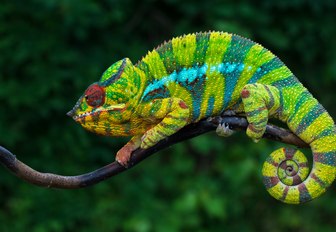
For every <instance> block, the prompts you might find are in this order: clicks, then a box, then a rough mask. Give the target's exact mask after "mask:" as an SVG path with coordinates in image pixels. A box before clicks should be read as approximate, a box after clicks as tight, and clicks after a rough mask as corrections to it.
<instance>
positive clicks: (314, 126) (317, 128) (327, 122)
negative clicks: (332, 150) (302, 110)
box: [300, 112, 336, 147]
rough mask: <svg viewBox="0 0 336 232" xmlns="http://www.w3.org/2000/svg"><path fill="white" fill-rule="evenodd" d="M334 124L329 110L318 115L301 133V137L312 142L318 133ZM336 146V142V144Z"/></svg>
mask: <svg viewBox="0 0 336 232" xmlns="http://www.w3.org/2000/svg"><path fill="white" fill-rule="evenodd" d="M333 125H334V123H333V121H332V119H331V117H330V116H329V114H328V113H327V112H324V113H322V114H321V115H320V116H318V117H317V118H316V119H315V120H314V121H313V122H312V123H311V124H310V125H309V126H308V127H307V128H306V129H305V130H304V131H303V132H302V133H301V134H300V137H301V139H303V140H304V141H307V143H310V142H311V141H312V140H313V139H314V138H315V137H316V136H317V135H319V134H320V133H321V132H322V131H323V130H325V129H326V128H328V127H329V128H331V127H332V126H333ZM335 147H336V144H335Z"/></svg>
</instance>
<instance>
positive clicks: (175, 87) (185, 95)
mask: <svg viewBox="0 0 336 232" xmlns="http://www.w3.org/2000/svg"><path fill="white" fill-rule="evenodd" d="M167 88H168V89H169V92H170V93H171V95H172V96H175V97H177V98H180V99H182V100H183V101H184V102H185V103H186V104H187V106H188V107H189V109H191V107H192V99H193V98H192V96H191V94H190V92H189V91H188V90H186V89H185V88H183V87H181V86H180V85H179V84H177V83H175V82H170V83H169V85H168V86H167ZM191 114H192V110H191V111H190V116H189V119H190V118H192V115H191Z"/></svg>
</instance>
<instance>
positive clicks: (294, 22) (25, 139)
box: [0, 0, 336, 232]
mask: <svg viewBox="0 0 336 232" xmlns="http://www.w3.org/2000/svg"><path fill="white" fill-rule="evenodd" d="M335 10H336V2H335V1H333V0H329V1H328V0H324V1H323V0H321V1H312V0H311V1H304V0H286V1H268V0H262V1H258V3H256V2H255V3H251V2H250V1H240V2H237V1H229V0H228V1H190V0H184V1H177V0H164V1H155V0H144V1H135V0H123V1H121V0H120V1H118V0H104V1H93V0H85V1H76V0H73V1H70V0H69V1H66V0H57V1H56V0H46V1H45V0H27V1H20V0H3V1H2V3H1V4H0V86H1V88H0V102H1V113H0V143H1V145H3V146H5V147H7V148H8V149H10V150H11V151H13V152H14V153H15V154H17V155H18V157H19V159H21V160H23V161H24V162H26V163H28V164H29V165H31V166H32V167H34V168H36V169H38V170H40V171H43V172H54V173H59V174H64V175H76V174H81V173H84V172H88V171H91V170H94V169H96V168H98V167H100V166H103V165H105V164H107V163H109V162H111V161H113V160H114V154H115V153H116V151H117V150H118V149H119V148H120V147H121V146H122V145H123V144H124V143H125V142H126V140H125V139H116V138H103V137H100V136H96V135H93V134H90V133H88V132H86V131H84V130H83V129H82V128H80V126H79V125H76V124H75V122H73V120H71V119H70V118H68V117H66V116H65V113H66V112H67V111H68V110H70V109H71V108H72V106H73V105H74V104H75V101H76V99H77V98H78V96H79V95H80V94H81V93H82V91H84V89H85V88H86V87H87V86H88V85H89V84H91V83H92V82H93V81H96V80H98V78H99V77H100V75H101V73H102V72H103V71H104V70H105V68H107V67H108V66H109V65H110V64H111V63H114V62H115V61H117V60H119V59H121V58H123V57H129V58H130V59H131V60H132V61H133V62H134V63H135V62H136V61H137V60H138V59H140V58H141V56H143V55H145V53H146V51H147V50H150V49H152V48H153V47H155V46H157V45H158V44H159V43H160V42H162V41H164V40H167V39H169V38H171V37H173V36H176V35H181V34H184V33H189V32H195V31H207V30H223V31H229V32H233V33H236V34H240V35H243V36H247V37H250V38H251V39H253V40H255V41H257V42H259V43H261V44H263V45H264V46H265V47H267V48H269V49H271V50H272V51H273V52H274V53H275V54H277V55H278V56H279V57H280V58H281V59H282V60H283V61H284V62H285V63H286V64H287V65H288V66H289V67H290V68H291V69H292V71H293V72H294V73H295V74H296V75H297V76H298V78H299V79H300V80H301V81H302V82H303V83H304V84H305V86H307V88H308V89H310V90H311V91H312V92H313V93H314V95H315V96H316V97H317V98H318V99H319V100H320V101H321V102H322V104H323V105H324V106H325V107H326V108H327V109H328V111H329V112H330V114H331V115H332V116H334V118H335V116H336V108H335V107H334V98H335V92H334V86H336V56H335V52H336V27H335V21H336V15H335ZM279 146H280V144H276V143H271V142H269V141H261V142H260V143H259V144H254V143H253V142H251V141H250V140H249V139H247V138H246V136H245V135H244V133H242V132H241V133H237V134H235V135H233V136H232V137H230V138H227V139H224V138H219V137H217V136H215V135H214V134H209V135H204V136H201V137H199V138H195V139H193V140H190V141H187V142H184V143H182V144H179V145H176V146H173V147H171V148H169V149H166V150H164V151H162V152H160V153H159V154H157V155H155V156H153V157H151V158H149V159H148V160H146V161H145V162H143V163H142V164H140V165H139V166H138V167H135V168H134V169H131V170H129V171H127V172H125V173H123V174H121V175H120V176H116V177H114V178H111V179H109V180H106V181H105V182H104V183H101V184H98V185H96V186H93V187H90V188H86V189H80V190H54V189H44V188H40V187H36V186H33V185H30V184H27V183H25V182H23V181H22V180H19V179H18V178H17V177H15V176H12V175H11V174H9V173H8V172H7V170H6V169H4V168H1V169H0V231H36V232H44V231H48V232H49V231H138V232H144V231H163V232H165V231H167V232H169V231H225V230H227V231H256V230H258V231H259V230H261V231H294V230H298V231H316V230H318V231H333V230H334V228H335V227H336V221H335V220H334V217H335V213H336V201H335V199H336V195H335V191H334V190H332V189H331V190H329V191H328V192H327V193H326V194H325V195H324V196H323V197H321V198H320V199H317V200H315V201H313V202H311V203H308V204H306V205H302V206H290V205H285V204H282V203H279V202H277V201H275V200H274V199H272V198H271V197H270V196H269V195H268V193H267V192H266V190H265V189H264V187H263V185H262V181H261V167H262V162H263V161H264V159H265V158H266V156H267V154H269V153H270V152H271V151H272V150H274V149H275V148H277V147H279Z"/></svg>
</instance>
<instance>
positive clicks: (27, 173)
mask: <svg viewBox="0 0 336 232" xmlns="http://www.w3.org/2000/svg"><path fill="white" fill-rule="evenodd" d="M220 123H221V124H223V123H226V124H228V125H229V127H230V129H232V130H236V131H239V130H246V128H247V125H248V122H247V121H246V119H245V118H243V117H231V116H230V117H228V116H223V117H214V118H210V119H207V120H202V121H200V122H198V123H195V124H190V125H188V126H186V127H184V128H183V129H181V130H180V131H178V132H177V133H175V134H174V135H171V136H170V137H168V138H166V139H164V140H162V141H160V142H159V143H158V144H156V145H155V146H153V147H151V148H149V149H146V150H144V149H137V150H136V151H134V152H133V154H132V157H131V160H130V163H129V166H128V168H125V167H123V166H121V165H120V164H119V163H118V162H116V161H114V162H113V163H111V164H108V165H106V166H104V167H102V168H99V169H97V170H95V171H93V172H90V173H86V174H82V175H78V176H62V175H57V174H52V173H41V172H38V171H36V170H34V169H32V168H31V167H29V166H28V165H26V164H24V163H23V162H21V161H20V160H18V159H16V156H15V155H13V154H12V153H11V152H10V151H8V150H7V149H5V148H4V147H1V146H0V163H2V164H3V165H4V166H5V167H7V168H8V169H9V170H10V171H11V172H12V173H13V174H15V175H16V176H18V177H19V178H21V179H24V180H26V181H27V182H29V183H32V184H35V185H39V186H43V187H48V188H64V189H75V188H83V187H87V186H90V185H94V184H97V183H99V182H101V181H103V180H105V179H107V178H109V177H111V176H115V175H117V174H119V173H121V172H123V171H125V170H127V169H129V168H131V167H133V166H135V165H136V164H138V163H140V162H141V161H142V160H144V159H145V158H147V157H149V156H150V155H152V154H154V153H155V152H157V151H160V150H162V149H164V148H166V147H168V146H171V145H173V144H175V143H178V142H181V141H184V140H186V139H190V138H193V137H196V136H198V135H201V134H204V133H206V132H209V131H212V130H215V129H216V128H217V126H218V125H219V124H220ZM264 138H267V139H271V140H275V141H279V142H282V143H287V144H292V145H295V146H298V147H309V146H308V145H307V144H306V143H304V142H303V141H302V140H301V139H300V138H298V137H297V136H295V135H294V134H293V133H292V132H290V131H289V130H285V129H283V128H280V127H277V126H274V125H270V124H268V125H267V128H266V132H265V134H264Z"/></svg>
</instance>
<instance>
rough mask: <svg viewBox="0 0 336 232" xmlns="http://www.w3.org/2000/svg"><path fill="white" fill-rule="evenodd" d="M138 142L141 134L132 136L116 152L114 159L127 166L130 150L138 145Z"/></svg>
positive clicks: (133, 149)
mask: <svg viewBox="0 0 336 232" xmlns="http://www.w3.org/2000/svg"><path fill="white" fill-rule="evenodd" d="M140 143H141V135H136V136H133V137H132V139H131V140H130V141H128V143H126V144H125V145H124V146H123V147H122V148H121V149H120V150H119V151H118V152H117V155H116V161H118V163H120V164H121V165H123V166H127V163H128V161H129V159H130V158H131V154H132V152H133V151H135V150H136V149H138V148H139V147H140Z"/></svg>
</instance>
